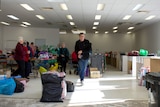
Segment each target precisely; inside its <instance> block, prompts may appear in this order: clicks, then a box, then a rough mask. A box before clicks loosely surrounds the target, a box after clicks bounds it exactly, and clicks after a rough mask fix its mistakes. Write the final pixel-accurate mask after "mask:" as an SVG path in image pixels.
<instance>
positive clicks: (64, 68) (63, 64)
mask: <svg viewBox="0 0 160 107" xmlns="http://www.w3.org/2000/svg"><path fill="white" fill-rule="evenodd" d="M60 64H61V68H60V70H61V72H63V71H64V72H65V73H66V64H67V62H66V61H61V62H60Z"/></svg>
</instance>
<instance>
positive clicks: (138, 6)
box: [132, 4, 143, 11]
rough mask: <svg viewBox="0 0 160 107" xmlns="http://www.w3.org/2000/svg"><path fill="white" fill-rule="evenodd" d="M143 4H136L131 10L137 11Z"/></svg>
mask: <svg viewBox="0 0 160 107" xmlns="http://www.w3.org/2000/svg"><path fill="white" fill-rule="evenodd" d="M142 6H143V4H137V5H136V6H135V7H134V8H133V9H132V10H133V11H137V10H139V9H140V8H142Z"/></svg>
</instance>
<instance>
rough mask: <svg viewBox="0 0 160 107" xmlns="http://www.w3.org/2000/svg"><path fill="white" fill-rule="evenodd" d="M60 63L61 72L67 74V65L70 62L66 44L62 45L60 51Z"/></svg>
mask: <svg viewBox="0 0 160 107" xmlns="http://www.w3.org/2000/svg"><path fill="white" fill-rule="evenodd" d="M58 59H59V62H60V65H61V67H60V70H61V72H62V71H64V72H65V73H66V64H67V62H68V60H69V51H68V49H67V48H66V46H65V43H62V44H61V48H60V49H59V56H58Z"/></svg>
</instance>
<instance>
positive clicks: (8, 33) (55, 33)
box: [0, 26, 59, 50]
mask: <svg viewBox="0 0 160 107" xmlns="http://www.w3.org/2000/svg"><path fill="white" fill-rule="evenodd" d="M0 36H1V37H2V40H3V41H2V43H1V44H0V46H1V48H3V50H5V49H7V48H11V47H13V48H14V47H15V46H14V44H15V42H17V40H18V37H19V36H22V37H23V38H24V40H27V41H29V42H35V39H46V45H53V46H57V44H58V43H59V29H55V28H32V27H28V28H23V27H8V26H7V27H3V28H2V31H0ZM8 43H11V44H8Z"/></svg>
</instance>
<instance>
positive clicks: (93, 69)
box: [90, 68, 98, 71]
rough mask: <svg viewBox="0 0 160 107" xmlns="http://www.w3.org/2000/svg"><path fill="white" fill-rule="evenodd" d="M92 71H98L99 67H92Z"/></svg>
mask: <svg viewBox="0 0 160 107" xmlns="http://www.w3.org/2000/svg"><path fill="white" fill-rule="evenodd" d="M90 71H98V68H90Z"/></svg>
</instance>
